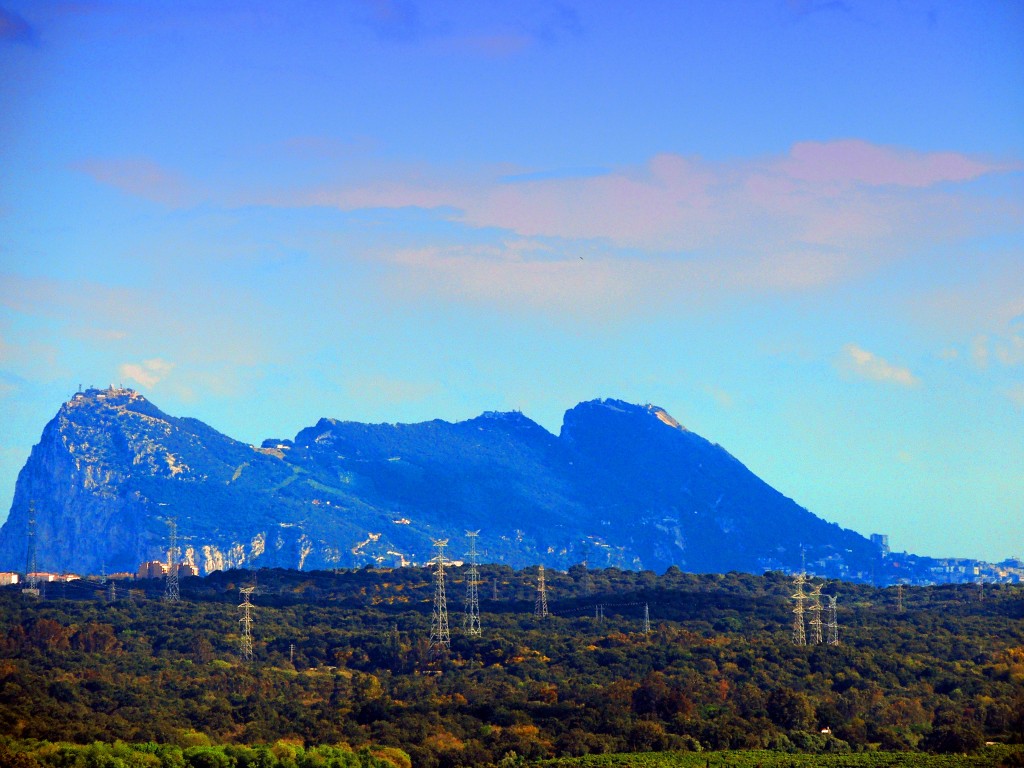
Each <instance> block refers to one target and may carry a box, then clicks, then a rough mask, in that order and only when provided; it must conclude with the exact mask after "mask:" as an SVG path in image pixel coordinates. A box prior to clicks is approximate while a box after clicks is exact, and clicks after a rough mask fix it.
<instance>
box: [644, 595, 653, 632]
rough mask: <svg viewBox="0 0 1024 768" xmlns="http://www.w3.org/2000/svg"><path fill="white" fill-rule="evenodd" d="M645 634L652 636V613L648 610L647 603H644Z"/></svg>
mask: <svg viewBox="0 0 1024 768" xmlns="http://www.w3.org/2000/svg"><path fill="white" fill-rule="evenodd" d="M644 634H645V635H649V634H651V612H650V610H648V607H647V603H644Z"/></svg>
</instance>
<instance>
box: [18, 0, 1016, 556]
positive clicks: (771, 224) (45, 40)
mask: <svg viewBox="0 0 1024 768" xmlns="http://www.w3.org/2000/svg"><path fill="white" fill-rule="evenodd" d="M1022 213H1024V3H1021V2H1019V1H1018V0H976V1H975V2H971V3H962V2H916V1H915V0H886V1H885V2H882V1H878V2H861V1H860V0H846V1H843V0H788V1H787V0H750V1H744V2H739V1H734V0H721V2H702V3H697V2H694V3H680V2H675V1H672V2H660V1H658V0H650V1H649V2H636V3H622V2H608V1H606V0H587V2H578V3H574V2H569V1H566V2H554V1H550V0H521V1H520V2H514V3H510V2H495V1H494V0H478V1H477V2H455V0H437V1H435V2H426V0H347V1H341V2H328V1H327V0H302V1H297V2H292V3H280V2H270V1H269V0H267V1H263V0H223V1H222V2H217V3H206V2H197V1H195V0H191V1H190V0H176V1H175V2H138V0H125V1H124V2H107V1H106V0H96V1H90V0H80V1H79V2H50V1H49V0H31V2H22V1H20V0H0V518H2V517H3V516H4V515H6V512H7V510H8V509H9V507H10V503H11V501H12V499H13V494H14V483H15V479H16V477H17V473H18V471H19V470H20V469H21V467H22V466H23V465H24V463H25V460H26V459H27V457H28V454H29V451H30V450H31V448H32V446H33V445H34V444H35V443H36V442H38V441H39V438H40V435H41V433H42V430H43V427H44V426H45V424H46V423H47V422H48V421H49V420H50V419H51V418H52V417H53V416H54V415H55V414H56V412H57V410H58V409H59V407H60V405H61V403H62V402H64V401H65V400H66V399H68V398H69V397H70V396H71V395H72V394H73V393H74V392H76V391H77V390H78V389H79V387H88V386H106V385H108V384H120V385H124V386H128V387H132V388H135V389H137V390H139V391H140V392H141V393H143V394H144V395H145V396H146V397H147V398H149V399H150V400H151V401H153V402H154V403H155V404H156V405H157V406H159V407H160V408H162V409H163V410H164V411H166V412H167V413H170V414H172V415H177V416H194V417H196V418H199V419H201V420H203V421H205V422H206V423H208V424H210V425H211V426H213V427H215V428H216V429H218V430H220V431H221V432H224V433H226V434H228V435H230V436H232V437H235V438H237V439H241V440H245V441H247V442H251V443H255V444H258V443H259V442H261V441H262V440H263V439H265V438H269V437H278V438H281V437H294V435H295V434H296V433H297V432H298V431H299V430H300V429H302V428H303V427H306V426H309V425H312V424H314V423H315V422H316V420H317V419H319V418H321V417H332V418H337V419H342V420H352V421H362V422H374V423H379V422H388V423H394V422H405V423H409V422H419V421H426V420H430V419H434V418H441V419H445V420H448V421H457V420H462V419H467V418H472V417H474V416H476V415H478V414H480V413H481V412H483V411H486V410H514V409H515V410H521V411H522V412H523V413H525V414H526V415H527V416H529V417H530V418H532V419H533V420H535V421H537V422H538V423H540V424H541V425H542V426H544V427H545V428H547V429H548V430H549V431H551V432H553V433H555V434H557V433H558V431H559V428H560V426H561V421H562V415H563V413H564V412H565V411H566V410H568V409H569V408H572V407H573V406H574V405H576V404H577V403H579V402H581V401H584V400H591V399H594V398H605V397H611V398H619V399H623V400H627V401H629V402H634V403H638V404H644V403H653V404H655V405H658V406H661V407H663V408H665V409H666V410H667V411H668V412H669V413H670V414H672V415H673V416H674V417H675V418H676V419H677V420H678V421H680V422H681V423H682V424H683V425H684V426H686V427H687V428H689V429H691V430H693V431H695V432H697V433H698V434H700V435H702V436H703V437H705V438H707V439H709V440H711V441H712V442H715V443H718V444H720V445H722V446H723V447H724V448H725V449H726V450H728V451H729V452H730V453H732V454H733V455H734V456H735V457H737V458H738V459H739V460H740V461H742V462H743V463H744V464H746V465H747V466H748V467H749V468H750V469H751V470H752V471H754V472H755V473H757V474H758V475H759V476H761V477H762V478H763V479H764V480H766V481H767V482H768V483H770V484H771V485H772V486H774V487H775V488H777V489H778V490H779V491H781V492H782V493H783V494H785V495H786V496H789V497H791V498H793V499H795V500H796V501H797V502H798V503H799V504H801V505H803V506H805V507H807V508H808V509H810V510H811V511H812V512H814V513H815V514H817V515H818V516H820V517H822V518H824V519H826V520H829V521H832V522H836V523H838V524H840V525H842V526H844V527H847V528H852V529H854V530H856V531H858V532H860V533H862V534H864V535H868V534H870V533H876V532H877V533H886V534H888V535H889V537H890V545H891V546H892V548H893V549H894V550H897V551H909V552H913V553H916V554H920V555H928V556H934V557H953V556H956V557H973V558H980V559H985V560H989V561H998V560H1002V559H1005V558H1007V557H1011V556H1014V557H1021V556H1024V226H1022V221H1024V216H1022Z"/></svg>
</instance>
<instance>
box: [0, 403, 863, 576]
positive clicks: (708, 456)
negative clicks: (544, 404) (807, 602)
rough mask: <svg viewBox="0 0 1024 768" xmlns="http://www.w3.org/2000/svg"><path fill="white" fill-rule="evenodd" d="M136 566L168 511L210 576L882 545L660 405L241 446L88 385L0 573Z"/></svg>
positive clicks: (55, 424)
mask: <svg viewBox="0 0 1024 768" xmlns="http://www.w3.org/2000/svg"><path fill="white" fill-rule="evenodd" d="M30 502H32V503H33V504H34V508H35V511H36V520H37V523H36V531H37V536H36V544H37V553H38V554H37V561H38V563H39V566H40V568H43V569H50V570H55V571H62V570H68V571H77V572H98V571H99V570H100V569H101V568H104V567H105V568H106V569H107V570H134V569H135V567H136V566H137V564H138V563H139V562H142V561H145V560H149V559H166V547H167V543H166V538H167V526H166V524H165V522H166V519H167V518H169V517H174V518H175V519H176V520H177V524H178V531H179V536H180V538H181V546H182V547H183V550H184V553H185V556H186V559H188V560H190V561H191V562H194V563H195V564H196V565H198V566H199V567H200V569H201V570H202V571H204V572H209V571H211V570H215V569H219V568H226V567H234V566H243V565H247V566H256V567H258V566H283V567H293V568H294V567H299V568H324V567H356V566H361V565H365V564H374V563H376V564H385V565H395V564H402V563H410V562H419V563H422V562H425V561H427V560H428V559H429V558H430V557H431V556H432V554H433V550H432V541H433V540H434V539H443V538H447V539H450V540H451V541H450V548H449V550H448V554H449V556H450V557H453V558H455V559H459V558H460V557H461V556H462V555H461V553H462V551H464V550H463V546H464V544H465V541H464V539H463V538H462V535H463V534H464V532H465V531H466V530H477V529H479V530H480V531H481V534H480V537H479V540H478V549H479V551H480V553H481V558H482V559H484V560H490V561H494V562H506V563H509V564H511V565H516V566H524V565H529V564H532V563H538V562H543V563H544V564H546V565H548V566H549V567H557V568H566V567H568V566H569V565H572V564H573V563H577V562H580V561H582V560H584V559H586V560H587V561H588V562H589V564H590V565H592V566H605V565H618V566H621V567H629V568H638V567H645V568H654V569H659V570H660V569H664V568H666V567H668V566H669V565H678V566H680V567H682V568H685V569H686V570H691V571H726V570H746V571H755V572H759V571H762V570H765V569H768V568H779V567H796V566H798V564H799V562H800V558H801V549H803V550H805V551H806V553H807V557H808V559H809V561H817V562H818V563H819V566H820V567H819V572H830V573H833V574H834V575H837V576H846V577H856V576H857V575H858V574H863V573H864V572H865V571H866V570H867V569H869V568H870V561H871V558H872V557H874V556H875V554H876V553H877V550H876V549H875V548H874V547H873V545H871V544H870V543H869V542H868V541H867V540H866V539H864V538H863V537H862V536H860V535H858V534H856V533H853V532H850V531H845V530H843V529H840V528H839V527H838V526H835V525H832V524H829V523H826V522H825V521H823V520H821V519H819V518H817V517H815V516H814V515H812V514H811V513H809V512H808V511H807V510H805V509H803V508H801V507H799V506H798V505H797V504H795V503H794V502H793V501H792V500H790V499H788V498H786V497H784V496H782V495H781V494H780V493H778V492H777V491H775V490H774V489H772V488H771V487H770V486H768V485H767V484H766V483H764V482H763V481H761V480H760V479H759V478H757V477H756V476H755V475H754V474H753V473H751V472H750V471H749V470H747V469H746V468H745V467H744V466H743V465H742V464H741V463H740V462H739V461H737V460H736V459H735V458H733V457H732V456H730V455H729V454H728V453H727V452H726V451H725V450H723V449H722V448H721V447H719V446H717V445H714V444H712V443H709V442H708V441H707V440H704V439H703V438H702V437H700V436H699V435H696V434H694V433H692V432H689V431H687V430H686V429H685V428H683V427H681V426H680V425H679V424H678V423H677V422H676V421H675V420H674V419H673V418H672V417H671V416H669V415H668V414H667V413H666V412H665V411H664V410H662V409H660V408H656V407H654V406H636V405H631V404H629V403H624V402H621V401H615V400H604V401H591V402H588V403H581V404H579V405H578V406H576V407H575V408H573V409H571V410H570V411H568V412H567V413H566V416H565V422H564V424H563V427H562V430H561V433H560V434H559V436H557V437H556V436H555V435H552V434H550V433H549V432H547V431H546V430H544V429H543V428H542V427H540V426H539V425H537V424H536V423H534V422H532V421H530V420H529V419H528V418H526V417H525V416H523V415H522V414H520V413H485V414H483V415H481V416H479V417H477V418H474V419H470V420H468V421H463V422H458V423H455V424H451V423H448V422H444V421H439V420H435V421H430V422H424V423H421V424H360V423H355V422H346V421H337V420H334V419H321V420H320V421H319V422H318V423H317V424H316V425H314V426H311V427H308V428H306V429H303V430H301V431H300V432H299V433H298V434H297V435H296V436H295V439H294V440H267V441H264V443H263V445H262V446H260V447H255V446H250V445H247V444H244V443H240V442H238V441H236V440H232V439H231V438H229V437H227V436H225V435H222V434H220V433H219V432H217V431H216V430H214V429H212V428H210V427H208V426H206V425H205V424H203V423H202V422H199V421H197V420H195V419H187V418H176V417H172V416H168V415H167V414H165V413H163V412H162V411H160V410H159V409H158V408H156V406H154V405H153V404H152V403H150V402H149V401H148V400H146V399H145V398H144V397H142V396H141V395H139V394H138V393H136V392H134V391H132V390H125V389H108V390H88V391H86V392H83V393H79V394H77V395H75V397H73V398H72V399H71V400H70V401H69V402H68V403H65V404H64V405H63V406H62V407H61V409H60V411H59V412H58V414H57V416H56V417H55V418H54V419H53V420H52V421H51V422H50V423H49V424H48V425H47V426H46V428H45V429H44V431H43V436H42V439H41V440H40V443H39V444H38V445H37V446H36V447H35V448H34V449H33V451H32V454H31V456H30V457H29V460H28V462H27V463H26V465H25V467H24V468H23V469H22V472H21V474H20V475H19V478H18V483H17V488H16V491H15V498H14V503H13V505H12V508H11V514H10V516H9V518H8V521H7V522H6V523H5V524H4V526H3V528H2V529H0V568H10V569H15V570H23V569H24V564H25V551H26V531H27V528H28V509H29V503H30Z"/></svg>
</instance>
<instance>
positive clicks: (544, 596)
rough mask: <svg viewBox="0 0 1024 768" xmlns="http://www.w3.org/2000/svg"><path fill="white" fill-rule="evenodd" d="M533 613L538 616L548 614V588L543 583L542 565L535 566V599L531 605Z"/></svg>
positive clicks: (542, 616) (541, 616)
mask: <svg viewBox="0 0 1024 768" xmlns="http://www.w3.org/2000/svg"><path fill="white" fill-rule="evenodd" d="M533 613H534V615H535V616H538V617H539V618H542V619H543V618H544V617H545V616H547V615H548V588H547V585H546V584H545V583H544V566H543V565H538V566H537V600H536V601H535V602H534V605H533Z"/></svg>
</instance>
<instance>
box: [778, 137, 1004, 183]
mask: <svg viewBox="0 0 1024 768" xmlns="http://www.w3.org/2000/svg"><path fill="white" fill-rule="evenodd" d="M774 165H775V168H776V169H777V170H778V171H781V172H782V173H783V174H784V175H786V176H788V177H789V178H791V179H795V180H798V181H805V182H812V183H819V184H820V183H825V184H828V183H834V184H837V185H842V186H845V185H851V184H863V185H868V186H881V185H889V184H891V185H894V186H899V187H928V186H931V185H933V184H938V183H940V182H944V181H969V180H970V179H976V178H978V177H979V176H983V175H984V174H986V173H992V172H994V171H1000V170H1012V169H1013V166H1012V165H1010V164H1001V163H993V162H988V161H982V160H978V159H974V158H970V157H967V156H966V155H962V154H959V153H956V152H916V151H912V150H907V149H901V148H897V147H885V146H879V145H876V144H870V143H869V142H866V141H861V140H858V139H849V140H845V141H830V142H816V141H808V142H801V143H798V144H795V145H794V146H793V148H792V150H790V153H789V157H788V158H785V159H784V160H782V161H781V162H778V163H775V164H774Z"/></svg>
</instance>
